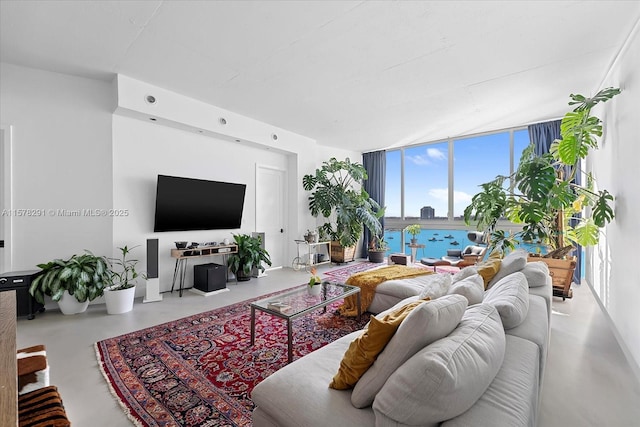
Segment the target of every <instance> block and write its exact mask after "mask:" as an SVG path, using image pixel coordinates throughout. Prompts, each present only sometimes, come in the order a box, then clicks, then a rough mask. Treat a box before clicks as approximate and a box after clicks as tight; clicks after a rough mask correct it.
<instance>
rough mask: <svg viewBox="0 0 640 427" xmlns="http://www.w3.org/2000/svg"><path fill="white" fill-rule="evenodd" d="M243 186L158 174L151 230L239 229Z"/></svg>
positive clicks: (244, 189)
mask: <svg viewBox="0 0 640 427" xmlns="http://www.w3.org/2000/svg"><path fill="white" fill-rule="evenodd" d="M246 187H247V186H246V185H245V184H234V183H230V182H219V181H207V180H203V179H194V178H183V177H177V176H167V175H158V184H157V187H156V213H155V221H154V226H153V231H187V230H222V229H233V228H240V223H241V222H242V209H243V207H244V194H245V191H246Z"/></svg>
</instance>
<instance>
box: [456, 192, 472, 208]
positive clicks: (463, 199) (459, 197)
mask: <svg viewBox="0 0 640 427" xmlns="http://www.w3.org/2000/svg"><path fill="white" fill-rule="evenodd" d="M471 198H473V195H472V194H469V193H465V192H464V191H454V192H453V203H454V204H456V205H457V204H459V203H464V204H466V205H468V204H469V203H471Z"/></svg>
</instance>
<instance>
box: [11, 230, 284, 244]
mask: <svg viewBox="0 0 640 427" xmlns="http://www.w3.org/2000/svg"><path fill="white" fill-rule="evenodd" d="M280 232H281V233H284V228H281V229H280ZM3 244H4V243H3Z"/></svg>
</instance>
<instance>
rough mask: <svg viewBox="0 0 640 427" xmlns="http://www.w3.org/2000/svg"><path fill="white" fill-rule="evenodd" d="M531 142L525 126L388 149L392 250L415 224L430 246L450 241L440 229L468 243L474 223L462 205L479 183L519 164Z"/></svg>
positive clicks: (388, 224)
mask: <svg viewBox="0 0 640 427" xmlns="http://www.w3.org/2000/svg"><path fill="white" fill-rule="evenodd" d="M528 144H529V133H528V131H527V129H526V128H517V129H509V130H505V131H499V132H492V133H485V134H481V135H471V136H465V137H460V138H451V139H448V140H446V141H436V142H430V143H425V144H419V145H412V146H409V147H403V148H400V149H397V150H388V151H387V173H386V188H385V192H386V197H385V205H386V215H385V228H386V230H387V231H386V233H385V234H386V235H387V236H388V238H389V239H390V244H391V249H392V251H400V252H405V250H402V248H400V244H401V242H404V240H403V239H402V237H403V236H402V234H401V233H402V231H401V230H403V229H404V228H405V227H406V226H407V225H410V224H414V223H419V224H421V225H422V228H423V232H422V241H423V242H425V243H426V241H427V240H428V241H429V242H431V243H430V245H429V246H432V247H433V246H436V245H437V243H436V242H439V241H440V242H444V243H450V242H451V241H447V240H446V239H441V238H440V237H443V236H441V235H443V234H445V233H439V232H438V231H440V230H451V231H450V232H447V233H446V235H447V236H450V235H455V236H456V239H455V242H456V243H458V244H460V245H463V244H465V243H468V242H466V241H464V239H465V238H466V232H465V230H467V229H468V228H472V227H467V226H466V225H465V224H464V221H463V212H464V209H465V208H466V207H467V206H468V205H469V203H470V202H471V198H472V197H473V195H474V194H476V193H477V192H478V190H479V185H480V184H482V183H484V182H487V181H490V180H492V179H494V178H495V177H496V176H497V175H505V176H506V175H510V174H511V173H512V172H513V171H514V170H515V169H516V168H517V167H518V163H519V160H520V155H521V153H522V150H523V149H524V148H525V147H526V146H527V145H528ZM505 185H506V186H508V185H510V183H509V182H505ZM456 230H458V231H459V234H455V231H456ZM451 233H454V234H451ZM404 237H407V236H406V235H405V236H404ZM458 240H460V241H459V242H458ZM396 246H397V248H396ZM405 249H406V248H405Z"/></svg>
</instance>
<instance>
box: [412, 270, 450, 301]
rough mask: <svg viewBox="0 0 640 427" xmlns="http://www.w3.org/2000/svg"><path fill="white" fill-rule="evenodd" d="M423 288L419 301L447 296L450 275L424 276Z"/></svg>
mask: <svg viewBox="0 0 640 427" xmlns="http://www.w3.org/2000/svg"><path fill="white" fill-rule="evenodd" d="M424 278H425V280H424V282H423V283H424V287H423V288H422V291H421V292H420V295H419V297H420V299H425V298H430V299H432V300H433V299H436V298H440V297H441V296H443V295H446V294H447V291H448V290H449V287H450V286H451V275H450V274H430V275H428V276H424Z"/></svg>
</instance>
